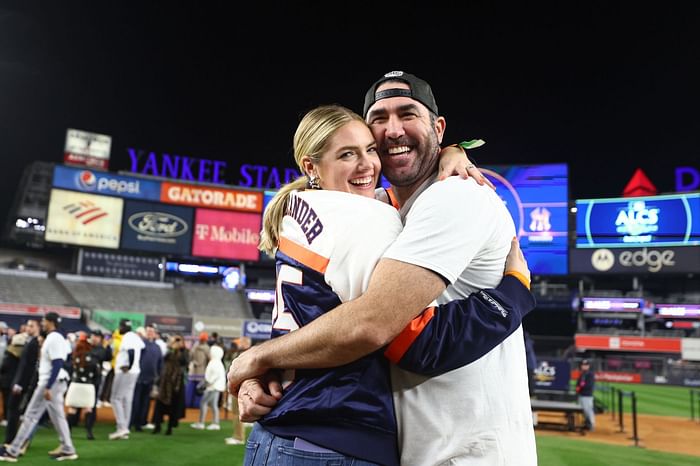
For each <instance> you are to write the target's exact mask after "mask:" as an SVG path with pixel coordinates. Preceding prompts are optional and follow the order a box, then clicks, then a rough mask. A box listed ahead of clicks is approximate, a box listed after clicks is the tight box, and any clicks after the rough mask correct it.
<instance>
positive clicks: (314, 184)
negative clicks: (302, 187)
mask: <svg viewBox="0 0 700 466" xmlns="http://www.w3.org/2000/svg"><path fill="white" fill-rule="evenodd" d="M318 180H319V179H318V176H316V175H311V176H310V177H309V187H310V188H311V189H321V184H320V183H319V181H318Z"/></svg>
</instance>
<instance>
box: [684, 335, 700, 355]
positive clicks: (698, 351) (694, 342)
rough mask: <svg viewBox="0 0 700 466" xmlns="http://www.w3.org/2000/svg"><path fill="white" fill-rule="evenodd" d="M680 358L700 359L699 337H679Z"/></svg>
mask: <svg viewBox="0 0 700 466" xmlns="http://www.w3.org/2000/svg"><path fill="white" fill-rule="evenodd" d="M681 359H683V360H685V361H700V338H682V339H681Z"/></svg>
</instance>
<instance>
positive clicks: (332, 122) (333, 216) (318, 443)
mask: <svg viewBox="0 0 700 466" xmlns="http://www.w3.org/2000/svg"><path fill="white" fill-rule="evenodd" d="M455 150H458V151H460V154H459V156H460V157H462V158H463V154H461V150H460V149H455ZM294 153H295V158H296V161H297V164H298V165H299V167H300V168H301V170H302V172H303V173H305V174H306V176H304V177H302V178H300V179H298V180H296V181H294V182H293V183H291V184H290V185H287V186H285V187H283V188H282V189H281V190H280V191H279V192H278V194H277V195H276V196H275V198H274V199H273V200H272V201H271V202H270V204H269V206H268V208H267V209H266V211H265V215H264V220H263V233H262V235H261V244H260V249H262V250H263V251H266V252H268V253H273V252H275V253H276V258H277V266H278V269H277V270H278V286H277V297H276V300H275V308H274V309H273V317H272V337H277V336H280V335H282V334H284V333H287V332H289V331H293V330H296V329H297V328H299V327H301V326H303V325H305V324H307V323H308V322H310V321H312V320H314V319H315V318H317V317H318V316H319V315H321V314H323V313H324V312H327V311H329V310H331V309H333V308H334V307H335V306H337V305H338V304H340V302H345V301H347V300H351V299H354V298H355V297H357V296H358V295H359V294H361V293H362V291H363V290H364V289H365V288H366V286H367V283H368V281H369V278H370V275H371V273H372V270H373V268H374V266H375V264H376V262H377V261H378V260H379V258H380V257H381V255H382V253H383V251H384V250H385V249H386V247H387V246H388V245H389V244H390V243H391V242H392V241H393V240H394V238H395V237H396V235H398V233H399V232H400V231H401V228H402V224H401V220H400V218H399V215H398V213H397V211H396V209H395V208H394V207H392V206H391V205H389V204H386V203H382V202H378V201H377V200H375V186H376V184H377V180H378V177H379V172H380V168H381V167H380V162H379V158H378V156H377V149H376V144H375V142H374V139H373V137H372V133H371V132H370V130H369V128H368V127H367V125H366V124H365V122H364V120H363V119H362V118H361V117H360V116H359V115H357V114H355V113H353V112H352V111H350V110H348V109H345V108H343V107H339V106H323V107H319V108H316V109H314V110H312V111H310V112H309V113H307V114H306V115H305V116H304V118H303V119H302V121H301V122H300V124H299V127H298V128H297V131H296V133H295V136H294ZM399 157H400V155H399ZM516 252H519V250H517V249H516ZM522 264H524V260H523V261H522V262H521V265H522ZM521 273H523V274H527V273H528V272H527V267H526V266H524V267H522V268H521ZM516 281H517V280H516ZM406 286H410V284H406ZM520 286H521V288H523V290H525V291H521V292H523V293H527V290H526V289H525V287H522V285H520ZM490 293H491V292H490ZM494 293H495V291H494ZM527 295H528V297H529V293H527ZM485 308H488V306H486V305H483V303H481V302H480V301H478V300H477V299H472V298H470V299H468V300H461V301H456V302H453V303H449V304H447V305H444V306H440V307H438V308H437V311H435V315H438V316H442V315H449V316H450V320H451V322H450V323H449V325H450V326H451V327H453V328H452V331H453V332H452V333H454V334H455V335H456V336H457V337H458V336H459V332H458V331H456V330H455V329H456V328H459V327H460V324H461V323H462V322H464V321H465V320H466V319H468V318H471V317H470V316H471V315H472V313H473V312H477V311H478V310H479V309H482V310H483V309H485ZM475 309H476V310H475ZM442 311H444V312H442ZM431 312H432V311H431ZM435 321H441V320H440V319H439V318H438V319H435ZM443 322H444V320H443ZM517 323H518V325H519V321H518V322H517ZM472 324H473V322H472ZM472 324H470V325H472ZM501 324H502V322H501V321H500V320H498V321H496V322H495V324H494V325H501ZM431 325H432V324H431ZM487 327H488V325H485V326H484V328H486V330H485V332H488V328H487ZM516 327H517V326H516ZM514 329H515V328H508V329H504V330H503V332H502V333H503V334H502V335H500V336H499V338H500V339H498V338H495V337H494V339H493V341H488V342H482V343H483V344H482V345H481V346H480V347H479V348H476V349H474V353H473V354H472V353H470V354H468V355H467V354H466V352H467V350H464V354H463V355H462V356H463V357H464V358H466V361H465V360H464V359H459V358H457V357H456V356H455V355H446V354H445V352H444V351H443V352H442V353H440V352H435V353H431V352H430V349H431V348H430V347H429V346H426V347H424V348H423V350H422V351H417V352H413V353H412V350H411V348H410V346H412V345H411V344H409V345H408V346H409V348H406V347H403V348H399V349H398V350H397V351H398V352H399V353H400V355H399V357H397V358H396V360H397V361H398V362H400V364H401V365H402V367H405V368H409V369H411V370H416V371H421V372H422V373H431V372H435V371H437V372H440V371H446V370H450V368H451V367H458V366H454V365H455V364H458V365H462V364H465V363H467V362H470V361H473V360H474V359H475V358H478V357H480V356H481V355H483V354H485V353H486V352H488V350H490V349H491V348H493V347H494V346H496V345H497V344H498V343H499V342H500V341H502V339H503V338H505V337H506V336H507V335H508V334H510V332H512V331H513V330H514ZM431 332H434V333H430V334H428V333H421V334H420V335H418V336H416V339H415V341H418V342H420V341H421V339H423V338H426V339H428V340H430V339H432V338H441V339H449V338H450V337H452V338H454V337H455V335H449V334H448V333H449V330H444V331H441V330H440V329H439V328H434V329H432V330H431ZM459 341H462V340H459ZM486 343H488V344H489V345H491V346H486ZM404 346H405V345H404ZM390 349H391V348H390ZM470 351H471V350H470ZM417 353H422V354H417ZM453 353H455V354H457V353H460V351H454V352H453ZM282 380H283V384H282V386H283V387H284V388H285V392H284V396H282V397H281V398H280V399H279V402H278V404H277V405H276V406H274V407H273V408H272V410H271V411H270V412H269V414H267V415H266V416H264V417H263V418H262V419H261V420H260V421H259V422H258V423H257V424H256V426H255V427H254V429H253V432H252V433H251V435H250V437H249V439H248V445H247V448H246V464H256V465H257V464H283V462H284V461H285V459H289V458H295V457H303V458H305V459H306V460H307V461H309V462H308V463H305V464H314V463H313V462H312V461H318V463H319V464H321V463H323V461H329V460H338V461H345V460H352V461H354V462H353V464H358V465H369V464H388V465H396V464H398V448H397V445H396V422H395V418H394V410H393V401H392V396H391V385H390V380H389V375H388V362H387V359H386V358H385V356H384V354H383V352H382V351H377V352H375V353H373V354H370V355H368V356H365V357H364V358H361V359H359V360H357V361H355V362H353V363H350V364H346V365H345V366H342V367H338V368H332V369H304V370H296V371H288V373H286V374H285V377H284V378H283V379H282ZM292 382H293V383H292ZM259 383H260V384H261V385H264V384H266V381H259ZM271 386H272V385H271ZM247 390H248V389H247V388H245V387H244V388H243V389H242V390H241V393H240V394H239V397H245V396H246V395H247ZM277 396H278V397H279V395H277ZM239 399H240V398H239ZM271 451H276V453H275V455H270V452H271ZM285 464H286V463H285ZM323 464H325V463H323Z"/></svg>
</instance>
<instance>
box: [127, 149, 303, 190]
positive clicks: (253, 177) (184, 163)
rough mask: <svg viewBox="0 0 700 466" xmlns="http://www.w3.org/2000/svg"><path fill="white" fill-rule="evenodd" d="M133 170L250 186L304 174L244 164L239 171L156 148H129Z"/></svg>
mask: <svg viewBox="0 0 700 466" xmlns="http://www.w3.org/2000/svg"><path fill="white" fill-rule="evenodd" d="M127 152H128V154H129V160H130V162H131V164H130V169H129V171H131V172H132V173H141V174H143V175H153V176H159V177H164V178H174V179H179V180H183V181H198V182H205V183H215V184H230V185H235V186H243V187H250V188H262V189H279V187H280V186H282V185H283V184H286V183H289V182H291V181H294V180H295V179H296V178H298V177H299V176H300V173H299V171H298V170H296V169H294V168H281V167H269V166H266V165H253V164H243V165H241V166H240V167H239V170H238V173H237V174H235V173H234V172H233V171H232V170H228V164H227V162H224V161H222V160H210V159H201V158H196V157H186V156H181V155H171V154H165V153H163V154H158V153H156V152H152V151H144V150H141V149H134V148H131V147H129V148H127Z"/></svg>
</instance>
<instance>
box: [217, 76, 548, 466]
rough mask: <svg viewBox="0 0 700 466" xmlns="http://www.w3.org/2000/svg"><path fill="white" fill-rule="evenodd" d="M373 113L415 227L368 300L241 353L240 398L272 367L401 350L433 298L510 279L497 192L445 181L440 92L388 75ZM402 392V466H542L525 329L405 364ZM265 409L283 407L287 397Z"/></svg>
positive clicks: (369, 116)
mask: <svg viewBox="0 0 700 466" xmlns="http://www.w3.org/2000/svg"><path fill="white" fill-rule="evenodd" d="M364 114H365V118H366V120H367V122H368V124H369V125H370V128H371V130H372V133H373V135H374V137H375V140H376V142H377V146H378V152H379V156H380V159H381V161H382V170H383V173H384V175H385V176H386V178H387V179H388V180H389V181H390V182H391V184H392V187H393V192H394V195H395V197H396V200H397V201H398V205H399V206H400V213H401V216H402V220H403V222H404V229H403V231H402V232H401V233H400V234H399V236H398V238H397V240H396V241H395V242H394V243H393V245H392V246H390V247H389V249H388V250H387V251H386V252H385V254H384V256H383V258H382V259H381V260H380V262H379V263H378V264H377V267H376V268H375V271H374V274H373V275H372V279H371V281H370V284H369V286H368V288H367V291H366V292H365V293H364V294H363V295H362V296H361V297H359V298H357V299H355V300H353V301H350V302H348V303H345V304H343V305H341V306H339V307H338V308H336V309H335V310H334V311H333V312H328V313H325V314H324V315H322V316H321V317H319V318H317V319H316V320H315V321H314V322H312V323H311V324H310V325H306V326H304V327H302V328H300V329H299V330H296V331H294V332H291V333H289V334H287V335H285V336H282V337H279V338H276V339H273V340H270V341H268V342H266V343H264V344H262V345H257V346H255V347H253V348H251V349H250V350H248V351H246V352H245V353H243V354H242V355H241V356H239V358H237V359H236V360H235V361H234V362H233V364H232V366H231V370H230V371H229V380H230V384H229V387H230V389H231V390H232V391H234V392H235V391H236V390H237V389H238V386H239V383H240V382H241V381H242V380H244V379H248V378H250V377H252V376H256V375H259V374H262V373H263V372H265V371H267V370H268V369H271V368H313V367H331V366H339V365H343V364H346V363H349V362H351V361H353V360H355V359H357V358H360V357H362V356H364V355H366V354H369V353H370V352H372V351H375V350H377V349H378V348H381V347H382V346H384V345H386V344H388V343H389V342H391V340H392V339H393V338H394V337H395V336H396V335H398V334H399V333H400V332H401V331H402V329H403V328H404V327H405V326H406V325H407V324H408V323H409V322H410V321H411V319H413V318H414V317H415V316H416V315H418V314H419V313H420V312H421V311H422V310H423V309H424V308H425V306H427V305H428V304H429V303H430V302H431V301H432V300H433V299H435V298H437V299H438V302H439V303H445V302H447V301H450V300H452V299H455V298H464V297H466V296H468V295H469V294H470V293H471V292H474V291H477V290H479V289H483V288H494V287H495V286H496V285H497V284H498V282H499V281H500V279H501V276H502V273H503V266H504V262H505V258H506V255H507V253H508V250H509V247H510V240H511V238H512V237H513V236H515V228H514V225H513V220H512V218H511V217H510V215H509V214H508V211H507V209H506V208H505V206H504V204H503V202H502V200H501V199H500V198H499V197H498V196H497V195H496V193H495V192H493V190H491V189H489V188H484V187H479V186H477V184H476V183H475V182H474V181H473V180H472V181H466V182H465V181H463V180H459V179H453V178H450V179H447V180H445V181H443V182H440V183H435V181H436V179H435V178H436V174H437V164H438V154H439V150H440V146H439V145H440V143H441V142H442V138H443V135H444V131H445V128H446V121H445V119H444V117H441V116H439V113H438V110H437V104H436V102H435V98H434V96H433V94H432V90H431V89H430V86H429V85H428V84H427V83H426V82H425V81H423V80H421V79H419V78H417V77H415V76H413V75H410V74H407V73H403V72H391V73H387V74H386V75H385V76H383V77H382V78H381V79H380V80H378V81H377V82H376V83H375V84H373V85H372V87H371V88H370V90H369V91H368V92H367V95H366V96H365V105H364ZM455 206H459V207H458V208H459V209H462V210H463V212H460V210H457V209H456V208H455ZM396 277H401V279H400V280H397V278H396ZM416 284H420V286H416ZM246 383H247V384H248V382H246ZM392 385H393V387H394V390H395V402H396V410H397V418H398V419H397V420H398V424H399V443H400V447H401V463H402V464H420V465H426V464H443V463H446V462H451V464H462V463H464V464H467V463H473V462H475V461H477V460H478V461H481V463H480V464H509V465H510V464H517V465H533V464H536V463H537V453H536V448H535V438H534V430H533V426H532V414H531V407H530V398H529V395H528V385H527V370H526V362H525V348H524V342H523V333H522V328H519V329H518V330H516V331H515V332H514V333H513V334H511V335H510V336H509V337H508V338H506V340H505V341H504V342H503V343H501V344H500V345H498V346H497V347H496V348H495V349H493V350H492V351H491V352H489V353H488V354H486V355H485V356H484V357H482V358H480V359H478V360H477V361H475V362H473V363H471V364H468V365H466V366H464V367H461V368H458V369H455V370H453V371H450V372H448V373H445V374H443V375H439V376H436V377H433V378H428V377H424V376H419V375H416V374H411V373H408V372H405V371H402V370H399V369H397V368H395V367H394V368H392ZM247 386H248V385H247ZM243 388H244V390H242V391H241V393H244V394H245V393H246V392H247V388H246V386H244V387H243ZM277 396H279V394H277ZM245 398H246V397H244V396H243V397H239V402H240V403H241V405H242V416H245V415H247V414H251V415H252V414H253V413H254V412H258V413H263V414H264V411H260V406H259V405H256V406H251V405H250V400H246V399H245ZM257 401H260V402H261V403H268V404H269V405H270V406H272V405H273V404H274V402H275V401H276V397H274V396H269V397H267V398H263V397H259V398H258V400H257ZM248 409H250V410H251V411H250V412H248V411H247V410H248ZM258 415H259V414H258ZM426 432H428V433H430V438H431V439H432V440H429V441H426V440H425V438H426Z"/></svg>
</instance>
